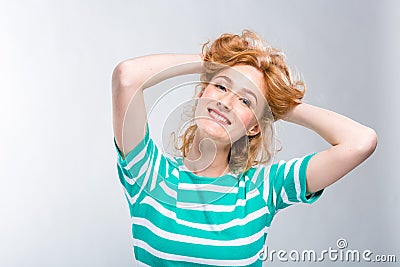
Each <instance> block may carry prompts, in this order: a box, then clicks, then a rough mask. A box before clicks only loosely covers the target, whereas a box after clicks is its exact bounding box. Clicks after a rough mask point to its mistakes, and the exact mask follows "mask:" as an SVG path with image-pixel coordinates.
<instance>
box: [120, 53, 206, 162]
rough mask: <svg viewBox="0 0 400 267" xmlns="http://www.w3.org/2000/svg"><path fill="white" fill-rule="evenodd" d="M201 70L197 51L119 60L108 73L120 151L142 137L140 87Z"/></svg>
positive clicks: (200, 61)
mask: <svg viewBox="0 0 400 267" xmlns="http://www.w3.org/2000/svg"><path fill="white" fill-rule="evenodd" d="M202 71H203V61H202V58H201V56H200V55H183V54H159V55H148V56H143V57H138V58H133V59H128V60H125V61H122V62H121V63H119V64H118V65H117V66H116V67H115V69H114V72H113V75H112V104H113V128H114V136H115V140H116V143H117V145H118V147H119V149H120V150H121V152H122V153H123V154H124V155H126V154H128V153H129V152H130V151H131V150H132V149H133V148H134V147H135V146H136V145H137V144H138V143H139V142H140V141H141V140H142V139H143V137H144V135H145V124H146V118H147V116H146V108H145V104H144V99H143V89H145V88H148V87H150V86H153V85H155V84H157V83H159V82H161V81H163V80H165V79H168V78H171V77H174V76H178V75H184V74H192V73H201V72H202Z"/></svg>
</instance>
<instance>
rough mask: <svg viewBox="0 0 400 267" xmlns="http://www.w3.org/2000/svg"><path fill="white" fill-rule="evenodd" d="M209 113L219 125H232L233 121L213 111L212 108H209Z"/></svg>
mask: <svg viewBox="0 0 400 267" xmlns="http://www.w3.org/2000/svg"><path fill="white" fill-rule="evenodd" d="M207 110H208V113H209V115H210V117H211V118H213V119H215V120H216V121H217V122H218V123H221V124H224V125H231V124H232V123H231V121H230V120H229V119H228V118H227V117H226V116H225V115H224V114H222V113H221V112H219V111H217V110H215V109H212V108H208V109H207Z"/></svg>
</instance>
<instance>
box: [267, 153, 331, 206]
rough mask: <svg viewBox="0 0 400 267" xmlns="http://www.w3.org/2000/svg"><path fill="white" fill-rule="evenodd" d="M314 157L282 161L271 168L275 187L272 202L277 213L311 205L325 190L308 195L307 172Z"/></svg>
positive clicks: (272, 183) (272, 184)
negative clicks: (295, 206) (294, 207)
mask: <svg viewBox="0 0 400 267" xmlns="http://www.w3.org/2000/svg"><path fill="white" fill-rule="evenodd" d="M314 155H315V153H314V154H310V155H307V156H304V157H302V158H295V159H292V160H289V161H287V162H285V161H280V162H279V163H278V164H274V165H272V166H271V170H270V173H269V180H270V185H271V186H272V187H273V190H272V191H273V194H272V195H273V196H272V198H273V199H272V201H273V204H274V206H275V211H276V212H278V211H279V210H281V209H284V208H286V207H289V206H291V205H293V204H296V203H307V204H311V203H314V202H315V201H316V200H317V199H319V197H320V196H321V194H322V192H323V191H324V189H322V190H320V191H318V192H314V193H312V194H309V195H307V193H306V186H307V183H306V170H307V166H308V162H309V161H310V159H311V158H312V157H313V156H314Z"/></svg>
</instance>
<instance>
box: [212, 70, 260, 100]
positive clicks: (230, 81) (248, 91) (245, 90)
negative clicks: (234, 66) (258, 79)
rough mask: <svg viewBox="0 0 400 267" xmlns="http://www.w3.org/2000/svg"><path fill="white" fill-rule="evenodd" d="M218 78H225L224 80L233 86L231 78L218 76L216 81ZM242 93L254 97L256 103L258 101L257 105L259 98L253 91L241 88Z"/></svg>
mask: <svg viewBox="0 0 400 267" xmlns="http://www.w3.org/2000/svg"><path fill="white" fill-rule="evenodd" d="M216 78H223V79H225V80H226V81H227V82H228V83H229V84H232V79H231V78H229V77H227V76H224V75H219V76H216V77H215V79H216ZM241 91H243V92H245V93H246V94H249V95H251V96H252V97H254V99H255V101H256V104H257V96H256V94H255V93H254V92H253V91H252V90H250V89H247V88H241Z"/></svg>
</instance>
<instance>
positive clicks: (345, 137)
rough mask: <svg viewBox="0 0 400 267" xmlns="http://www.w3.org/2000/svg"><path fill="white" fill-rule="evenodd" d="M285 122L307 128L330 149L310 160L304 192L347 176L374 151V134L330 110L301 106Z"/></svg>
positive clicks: (314, 189) (296, 107)
mask: <svg viewBox="0 0 400 267" xmlns="http://www.w3.org/2000/svg"><path fill="white" fill-rule="evenodd" d="M284 120H285V121H289V122H292V123H296V124H299V125H302V126H304V127H307V128H309V129H311V130H313V131H315V132H316V133H318V134H319V135H320V136H321V137H322V138H324V139H325V140H326V141H327V142H328V143H330V144H331V145H332V147H330V148H329V149H327V150H324V151H321V152H319V153H317V154H316V155H315V156H313V157H312V158H311V160H310V162H309V164H308V168H307V174H306V175H307V192H309V193H312V192H317V191H319V190H321V189H323V188H325V187H327V186H329V185H331V184H333V183H334V182H336V181H337V180H339V179H340V178H342V177H343V176H344V175H346V174H347V173H348V172H350V171H351V170H352V169H354V168H355V167H357V166H358V165H359V164H361V163H362V162H363V161H364V160H366V159H367V158H368V157H369V156H370V155H371V154H372V153H373V152H374V150H375V148H376V144H377V135H376V133H375V131H374V130H373V129H371V128H369V127H366V126H364V125H362V124H360V123H358V122H356V121H354V120H351V119H349V118H347V117H345V116H342V115H340V114H338V113H335V112H333V111H330V110H326V109H323V108H319V107H316V106H312V105H309V104H306V103H301V104H298V105H297V106H295V107H294V108H293V109H291V110H290V111H289V112H288V113H287V116H286V118H284Z"/></svg>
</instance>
